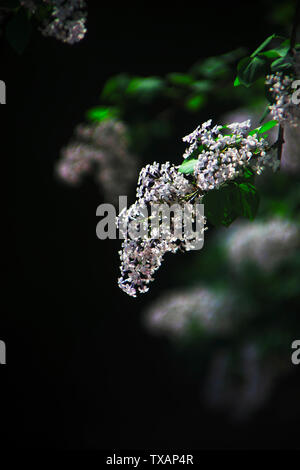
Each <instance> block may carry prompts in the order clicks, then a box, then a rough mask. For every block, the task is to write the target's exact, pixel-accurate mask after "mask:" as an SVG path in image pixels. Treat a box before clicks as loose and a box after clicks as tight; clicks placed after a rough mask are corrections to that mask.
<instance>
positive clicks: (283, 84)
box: [266, 72, 300, 127]
mask: <svg viewBox="0 0 300 470" xmlns="http://www.w3.org/2000/svg"><path fill="white" fill-rule="evenodd" d="M293 80H294V79H293V78H292V77H291V76H289V75H284V74H283V73H282V72H276V73H274V74H271V75H267V76H266V85H268V87H269V92H270V93H271V95H272V97H273V100H274V104H272V105H270V106H269V110H270V113H271V115H272V117H273V118H274V119H276V120H277V121H278V122H279V123H280V124H281V125H288V126H291V127H298V126H299V123H300V106H299V105H297V104H294V103H293V102H292V94H293V92H294V91H295V90H294V89H293V88H292V86H291V85H292V83H293Z"/></svg>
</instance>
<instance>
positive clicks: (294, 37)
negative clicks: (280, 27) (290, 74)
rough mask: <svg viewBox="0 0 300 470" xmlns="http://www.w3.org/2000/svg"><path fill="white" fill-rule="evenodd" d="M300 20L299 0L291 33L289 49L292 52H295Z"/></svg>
mask: <svg viewBox="0 0 300 470" xmlns="http://www.w3.org/2000/svg"><path fill="white" fill-rule="evenodd" d="M299 21H300V0H297V5H296V9H295V15H294V21H293V26H292V31H291V35H290V49H289V50H290V52H291V53H292V54H294V53H295V51H294V47H295V44H296V40H297V28H298V25H299Z"/></svg>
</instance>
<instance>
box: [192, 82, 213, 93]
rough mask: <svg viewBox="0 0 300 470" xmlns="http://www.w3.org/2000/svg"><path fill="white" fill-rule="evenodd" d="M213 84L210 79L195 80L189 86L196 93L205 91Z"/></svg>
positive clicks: (209, 89)
mask: <svg viewBox="0 0 300 470" xmlns="http://www.w3.org/2000/svg"><path fill="white" fill-rule="evenodd" d="M213 86H214V85H213V82H212V81H211V80H196V81H195V82H193V83H192V85H191V88H192V89H193V90H194V91H196V92H198V93H199V92H200V93H207V92H208V91H211V90H212V89H213Z"/></svg>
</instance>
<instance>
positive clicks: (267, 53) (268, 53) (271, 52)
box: [259, 49, 280, 59]
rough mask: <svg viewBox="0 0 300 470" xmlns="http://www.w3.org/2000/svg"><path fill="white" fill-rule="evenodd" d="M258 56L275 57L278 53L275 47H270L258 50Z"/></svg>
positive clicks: (278, 55)
mask: <svg viewBox="0 0 300 470" xmlns="http://www.w3.org/2000/svg"><path fill="white" fill-rule="evenodd" d="M260 56H262V57H267V59H277V58H278V57H280V54H279V52H278V51H277V49H270V50H268V51H265V52H260V53H259V57H260Z"/></svg>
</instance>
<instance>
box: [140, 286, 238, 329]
mask: <svg viewBox="0 0 300 470" xmlns="http://www.w3.org/2000/svg"><path fill="white" fill-rule="evenodd" d="M237 313H238V303H237V300H236V298H235V296H234V295H233V294H232V293H228V292H220V291H217V290H214V289H213V288H209V287H206V286H202V285H200V286H198V287H194V288H189V289H182V290H180V291H176V292H175V291H174V292H167V293H165V294H163V295H162V296H160V297H159V298H158V299H157V300H156V301H155V302H154V303H152V304H151V305H150V306H149V307H148V309H147V310H146V312H145V317H144V322H145V325H146V326H147V328H148V329H150V330H151V331H152V332H159V333H165V334H167V335H169V336H175V337H181V336H184V335H185V334H188V333H189V331H190V328H191V327H192V326H195V327H197V328H200V329H202V330H205V331H206V332H215V333H226V332H228V331H231V330H232V329H233V328H234V326H235V324H236V319H237Z"/></svg>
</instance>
